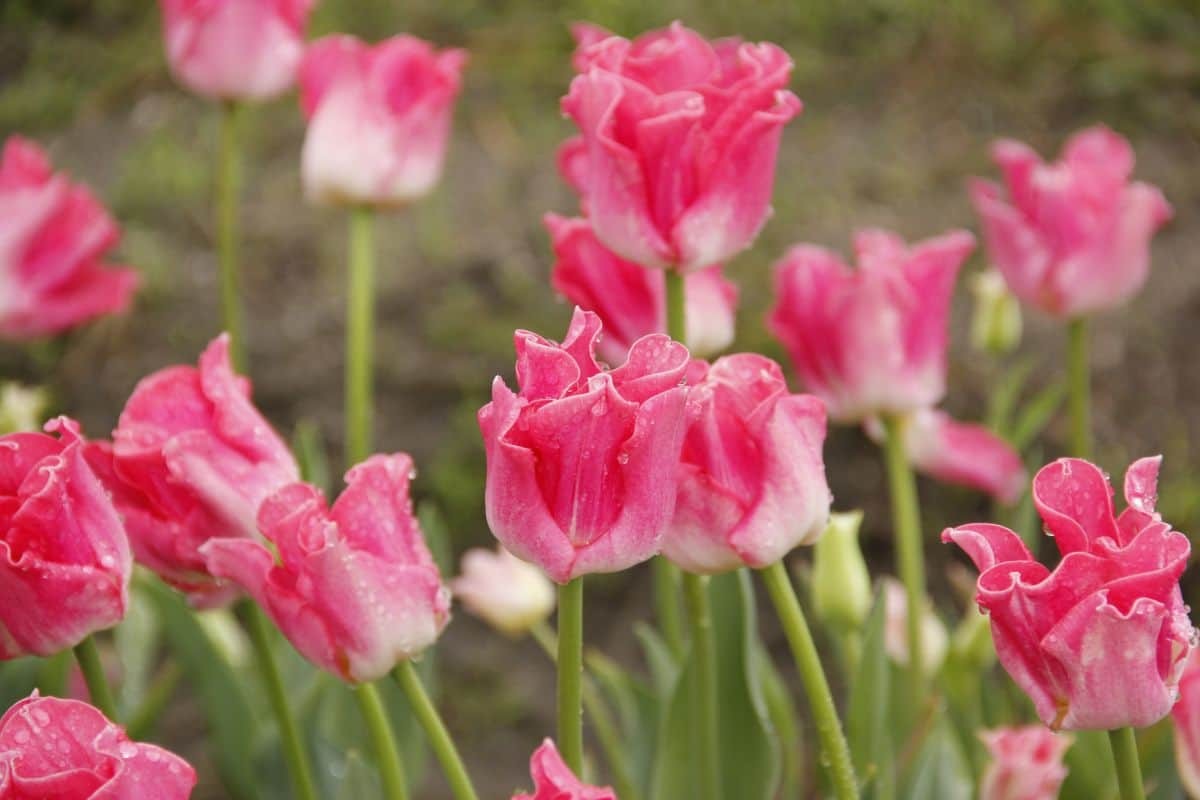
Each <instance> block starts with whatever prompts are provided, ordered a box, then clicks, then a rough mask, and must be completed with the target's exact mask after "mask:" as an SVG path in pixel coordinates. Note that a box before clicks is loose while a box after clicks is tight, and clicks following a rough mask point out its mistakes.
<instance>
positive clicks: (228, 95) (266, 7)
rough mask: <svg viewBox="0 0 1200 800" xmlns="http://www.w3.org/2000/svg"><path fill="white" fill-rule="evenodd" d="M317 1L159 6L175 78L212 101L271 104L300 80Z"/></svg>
mask: <svg viewBox="0 0 1200 800" xmlns="http://www.w3.org/2000/svg"><path fill="white" fill-rule="evenodd" d="M313 2H314V0H160V3H159V4H160V5H161V6H162V13H163V38H164V40H165V43H166V49H167V63H168V64H169V65H170V67H171V72H172V73H173V74H174V75H175V78H176V79H177V80H178V81H179V82H180V83H182V84H183V85H185V86H187V88H189V89H191V90H192V91H193V92H196V93H197V94H201V95H204V96H206V97H210V98H213V99H214V100H227V101H228V100H250V101H258V100H267V99H270V98H272V97H275V96H276V95H279V94H281V93H283V92H285V91H287V90H288V89H289V88H291V86H292V83H293V82H294V81H295V80H296V69H297V68H298V67H299V65H300V57H301V56H302V55H303V53H304V29H305V27H306V26H307V24H308V15H309V12H310V11H311V10H312V6H313Z"/></svg>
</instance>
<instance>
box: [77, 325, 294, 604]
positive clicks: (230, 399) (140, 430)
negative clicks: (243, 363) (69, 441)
mask: <svg viewBox="0 0 1200 800" xmlns="http://www.w3.org/2000/svg"><path fill="white" fill-rule="evenodd" d="M88 456H89V460H90V461H91V462H92V464H93V466H94V468H95V469H96V470H97V471H98V472H100V474H101V476H102V477H106V478H107V480H106V482H107V483H108V484H109V486H110V488H111V490H112V492H113V498H114V500H115V502H116V503H117V508H118V510H120V512H121V514H122V516H123V517H124V518H125V523H126V526H127V528H128V531H129V537H130V540H131V542H132V544H133V550H134V554H135V555H136V556H137V560H138V561H139V562H140V563H142V564H144V565H145V566H147V567H149V568H150V569H152V570H154V571H155V572H157V573H158V574H159V575H160V576H161V577H162V578H163V579H164V580H166V581H167V582H169V583H171V584H172V585H174V586H175V587H177V588H178V589H180V590H181V591H184V592H186V593H187V594H188V599H189V600H190V601H191V602H192V603H193V604H194V605H197V606H212V605H217V604H220V603H222V602H225V601H227V600H229V599H231V598H232V596H233V594H234V593H235V592H236V588H235V587H233V586H230V585H228V584H222V583H220V582H219V581H216V580H215V579H214V578H213V577H212V576H211V575H209V573H208V569H207V567H206V566H205V561H204V559H203V557H201V555H200V553H199V548H200V545H202V544H204V543H205V542H206V541H208V540H209V539H213V538H230V537H232V538H243V539H257V537H258V534H257V525H256V523H255V518H256V516H257V514H258V507H259V504H260V503H262V501H263V500H264V499H266V497H267V496H268V495H270V494H271V493H272V492H274V491H275V490H276V489H278V488H280V487H281V486H284V485H286V484H289V483H292V482H293V481H296V480H298V479H299V475H300V473H299V469H298V468H297V466H296V461H295V459H293V458H292V454H291V451H290V450H288V447H287V445H286V444H285V443H284V442H283V440H282V439H280V438H279V435H278V434H276V433H275V431H274V430H272V428H271V426H270V424H269V423H268V422H267V421H266V420H265V419H263V417H262V415H261V414H260V413H259V411H258V409H256V408H255V407H254V404H253V403H252V402H251V400H250V382H249V381H248V380H247V379H246V378H243V377H241V376H239V375H236V374H234V372H233V367H232V365H231V364H230V361H229V337H228V336H226V335H222V336H219V337H218V338H216V339H214V340H213V341H212V343H211V344H209V346H208V348H207V349H205V351H204V353H203V355H201V356H200V364H199V367H198V368H197V367H189V366H175V367H167V368H166V369H162V370H159V371H158V372H155V373H154V374H153V375H150V376H148V377H146V378H143V379H142V380H141V381H140V382H139V383H138V385H137V387H136V388H135V389H134V391H133V394H132V395H131V396H130V397H129V400H128V402H126V404H125V410H124V411H122V412H121V418H120V421H119V422H118V424H117V429H116V430H115V431H113V442H112V446H111V448H110V447H108V446H107V445H106V444H104V443H96V444H94V445H93V446H92V447H91V448H90V449H89V453H88Z"/></svg>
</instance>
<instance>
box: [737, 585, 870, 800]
mask: <svg viewBox="0 0 1200 800" xmlns="http://www.w3.org/2000/svg"><path fill="white" fill-rule="evenodd" d="M761 574H762V576H763V581H764V582H765V583H766V585H767V593H768V594H770V595H771V602H773V603H774V604H775V611H776V613H778V614H779V621H780V622H781V623H782V624H783V632H784V634H785V635H786V636H787V640H788V644H789V645H791V648H792V656H793V657H794V658H795V660H796V668H797V669H798V670H799V672H800V680H801V681H802V682H803V683H804V691H805V693H806V694H807V695H808V704H809V708H810V710H811V712H812V716H813V724H814V725H815V726H816V728H817V735H818V737H820V740H821V750H822V751H823V753H822V754H823V756H824V758H823V759H822V760H823V762H824V763H825V764H826V765H827V767H828V769H829V777H830V779H831V781H832V783H833V790H834V794H835V795H836V796H837V798H838V800H854V798H857V797H858V782H857V780H856V779H855V777H854V764H853V763H852V762H851V760H850V746H849V745H848V744H846V736H845V734H844V733H842V723H841V721H840V720H839V719H838V715H837V707H836V706H835V705H834V703H833V694H832V693H831V692H830V691H829V681H828V680H827V679H826V678H825V670H824V669H823V668H822V666H821V657H820V655H819V654H818V653H817V646H816V644H815V643H814V642H813V638H812V632H811V631H809V629H808V622H807V620H805V618H804V610H803V609H801V608H800V601H799V600H797V599H796V590H795V589H794V588H793V587H792V581H791V578H789V577H788V574H787V568H786V567H784V566H783V562H782V561H776V562H775V563H774V564H772V565H771V566H769V567H767V568H766V569H763V570H761Z"/></svg>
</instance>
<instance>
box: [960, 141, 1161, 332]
mask: <svg viewBox="0 0 1200 800" xmlns="http://www.w3.org/2000/svg"><path fill="white" fill-rule="evenodd" d="M992 157H993V158H994V159H995V160H996V163H997V164H998V165H999V166H1000V170H1001V172H1002V173H1003V175H1004V183H1005V188H1004V189H1002V188H1001V187H1000V186H998V185H997V184H994V183H992V182H990V181H983V180H974V181H972V182H971V184H970V192H971V201H972V202H973V203H974V204H975V210H976V211H977V212H978V213H979V216H980V218H981V219H982V221H983V230H984V238H985V239H986V241H987V248H988V254H989V256H990V258H991V261H992V263H993V264H994V265H995V266H996V268H997V269H999V270H1000V272H1001V274H1003V275H1004V279H1005V280H1006V281H1007V282H1008V285H1009V287H1010V288H1011V289H1012V290H1013V292H1014V293H1015V294H1016V295H1017V297H1019V298H1021V300H1023V301H1024V302H1026V303H1029V304H1030V305H1032V306H1034V307H1035V308H1038V309H1041V310H1042V311H1044V312H1046V313H1048V314H1051V315H1053V316H1056V317H1063V318H1069V317H1077V316H1081V315H1084V314H1090V313H1094V312H1096V311H1104V310H1107V309H1111V308H1115V307H1116V306H1119V305H1121V304H1122V303H1124V302H1126V301H1127V300H1128V299H1129V298H1130V297H1132V296H1133V295H1134V294H1136V293H1137V292H1138V291H1139V290H1140V289H1141V288H1142V285H1143V284H1145V282H1146V276H1147V274H1148V273H1149V270H1150V238H1151V237H1152V236H1153V235H1154V232H1155V231H1157V230H1158V229H1159V227H1161V226H1162V224H1163V223H1165V222H1166V221H1167V220H1168V219H1170V218H1171V206H1170V205H1169V204H1168V203H1167V201H1166V199H1165V198H1164V197H1163V195H1162V192H1160V191H1159V190H1158V189H1157V188H1156V187H1154V186H1151V185H1149V184H1146V183H1141V182H1133V183H1130V180H1129V176H1130V175H1131V173H1132V172H1133V149H1132V148H1131V147H1130V146H1129V142H1127V141H1126V140H1125V139H1123V138H1122V137H1121V136H1118V135H1117V134H1115V133H1113V132H1112V131H1111V130H1109V129H1108V128H1106V127H1104V126H1103V125H1097V126H1095V127H1093V128H1088V129H1087V130H1084V131H1081V132H1079V133H1077V134H1075V135H1074V136H1073V137H1071V139H1070V140H1069V141H1068V142H1067V144H1066V147H1065V148H1063V154H1062V158H1061V159H1060V160H1059V161H1057V162H1055V163H1052V164H1046V163H1043V162H1042V160H1041V159H1040V158H1039V157H1038V154H1037V153H1036V152H1034V151H1033V149H1031V148H1030V147H1028V146H1026V145H1024V144H1021V143H1020V142H1015V141H1011V140H1003V141H1000V142H997V143H996V144H995V146H994V147H993V148H992Z"/></svg>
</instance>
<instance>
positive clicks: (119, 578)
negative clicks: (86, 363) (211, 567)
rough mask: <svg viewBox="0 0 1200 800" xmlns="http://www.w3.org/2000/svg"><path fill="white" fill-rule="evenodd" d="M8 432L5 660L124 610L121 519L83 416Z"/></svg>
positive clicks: (44, 652)
mask: <svg viewBox="0 0 1200 800" xmlns="http://www.w3.org/2000/svg"><path fill="white" fill-rule="evenodd" d="M46 430H48V431H54V432H57V433H58V434H59V438H57V439H56V438H54V437H53V436H46V435H45V434H41V433H12V434H9V435H7V436H0V505H2V506H3V509H2V511H0V514H2V516H3V523H2V524H0V597H3V598H4V601H3V602H2V603H0V660H4V659H10V658H16V657H18V656H23V655H39V656H51V655H54V654H55V653H58V652H59V651H62V650H66V649H67V648H70V647H74V646H75V645H77V644H79V643H80V642H81V641H83V640H84V639H85V638H86V637H87V636H89V635H90V634H92V633H94V632H96V631H101V630H104V629H106V628H111V627H112V626H113V625H116V624H117V623H118V622H120V621H121V619H122V617H124V616H125V607H126V604H127V603H128V600H129V575H130V572H131V571H132V569H133V563H132V558H131V557H130V554H129V543H128V541H127V540H126V538H125V530H124V529H123V528H122V527H121V518H120V517H119V516H117V512H116V509H114V508H113V504H112V500H110V499H109V497H108V494H107V493H106V492H105V491H104V486H103V485H102V484H101V483H100V480H99V479H98V478H97V477H96V475H95V473H93V472H92V470H91V469H90V468H89V467H88V465H87V462H86V460H85V459H84V457H83V441H82V438H81V436H80V434H79V424H78V423H77V422H75V421H74V420H71V419H68V418H67V417H59V418H58V419H56V420H52V421H50V422H49V423H47V424H46Z"/></svg>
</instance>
